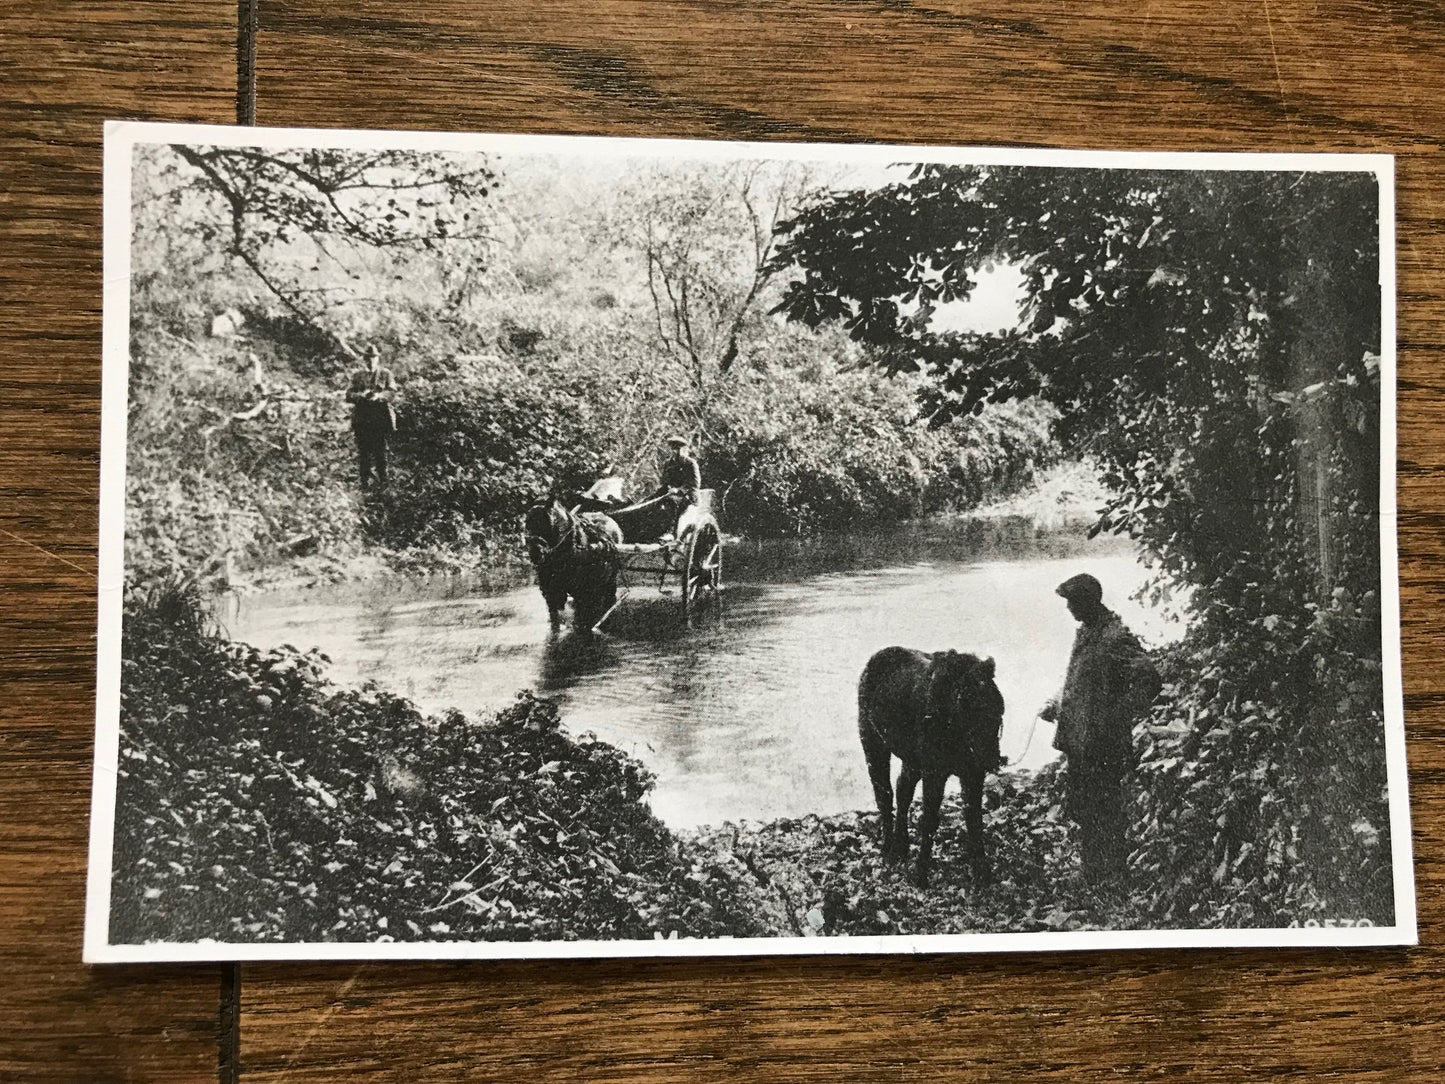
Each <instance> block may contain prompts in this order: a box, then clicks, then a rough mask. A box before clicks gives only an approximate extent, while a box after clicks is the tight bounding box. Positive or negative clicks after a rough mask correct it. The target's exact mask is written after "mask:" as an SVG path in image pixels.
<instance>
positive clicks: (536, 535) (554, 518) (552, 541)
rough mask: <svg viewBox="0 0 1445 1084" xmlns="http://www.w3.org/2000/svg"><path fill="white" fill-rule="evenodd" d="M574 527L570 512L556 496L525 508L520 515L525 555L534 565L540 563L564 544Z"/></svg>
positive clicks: (574, 522) (574, 523)
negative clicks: (525, 537) (524, 540)
mask: <svg viewBox="0 0 1445 1084" xmlns="http://www.w3.org/2000/svg"><path fill="white" fill-rule="evenodd" d="M575 528H576V521H575V520H574V519H573V517H572V514H571V513H570V512H568V511H567V509H566V507H565V506H564V505H563V504H562V502H561V501H560V500H558V499H557V498H556V497H553V498H552V499H551V500H548V501H545V502H543V503H542V504H538V505H534V506H533V507H531V508H529V509H527V512H526V514H525V515H523V516H522V532H523V533H524V534H525V535H526V536H527V556H528V557H530V558H531V560H532V563H533V564H534V565H535V564H540V563H541V562H542V561H545V560H546V559H547V558H548V557H550V556H551V555H552V554H554V553H555V552H557V551H558V550H559V549H561V548H563V547H564V546H565V545H566V543H567V542H568V540H569V539H570V538H571V537H572V533H573V531H574V530H575Z"/></svg>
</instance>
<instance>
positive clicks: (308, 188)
mask: <svg viewBox="0 0 1445 1084" xmlns="http://www.w3.org/2000/svg"><path fill="white" fill-rule="evenodd" d="M170 150H171V151H172V152H173V153H174V154H175V156H176V157H177V159H179V162H178V163H176V164H175V169H174V176H175V180H176V184H175V185H174V186H173V187H172V189H171V199H172V201H173V203H175V204H176V205H180V204H181V203H182V202H183V201H184V199H185V198H186V194H187V192H188V190H191V191H196V192H199V193H200V194H201V195H202V197H204V198H208V199H211V200H218V201H219V202H220V204H221V211H222V213H220V214H219V215H201V216H199V218H198V221H197V229H198V230H199V231H200V233H201V235H202V240H203V241H207V242H215V241H219V242H223V243H224V245H225V248H226V251H227V252H229V253H230V254H231V255H232V256H233V257H234V258H235V259H237V260H238V261H239V262H240V263H241V264H243V265H244V266H245V267H246V268H247V269H249V271H250V272H251V274H252V275H254V276H255V278H256V279H257V280H258V281H259V282H260V283H261V285H262V286H264V287H265V288H266V290H268V291H269V292H270V293H271V294H273V295H274V296H275V297H276V298H277V299H278V300H279V301H280V302H281V303H282V304H283V305H284V306H285V307H286V308H287V309H288V310H290V312H291V313H293V314H294V315H295V316H297V317H299V318H301V319H302V320H303V321H305V322H306V323H307V324H310V325H312V326H316V327H319V328H321V329H323V330H324V331H325V332H326V334H328V335H329V337H330V338H332V339H333V340H334V341H335V342H336V343H337V345H338V346H340V347H341V348H342V349H343V350H344V351H345V352H347V353H350V350H349V348H348V347H347V346H346V343H345V341H344V340H342V339H340V338H339V337H338V336H337V335H336V333H335V332H333V331H329V330H326V325H325V320H324V318H323V316H322V311H323V306H322V305H321V304H320V303H319V302H318V301H317V299H318V298H320V297H325V296H326V294H327V293H328V292H329V291H330V290H331V289H332V288H333V285H332V280H334V279H335V277H336V275H335V272H337V271H340V272H341V273H342V274H343V275H345V276H346V277H348V278H350V279H357V278H359V277H361V273H360V271H359V270H358V263H359V262H361V261H364V260H365V259H367V258H368V257H369V256H372V255H374V254H376V253H378V252H382V253H397V254H401V255H405V254H408V253H417V252H428V253H434V252H437V251H438V249H439V246H441V245H444V244H455V243H458V242H476V241H479V240H485V239H486V238H487V236H488V216H487V213H486V207H485V200H486V197H487V196H488V195H489V194H490V193H491V192H492V191H493V190H494V188H495V187H496V184H497V177H496V174H495V173H494V172H493V170H492V169H491V168H490V166H489V165H488V164H487V162H486V160H485V159H484V158H481V157H480V156H476V155H468V156H463V155H457V154H448V153H442V152H430V151H396V150H383V151H364V150H353V149H342V148H296V147H285V148H275V149H272V148H265V147H249V146H235V147H225V146H214V147H204V146H187V145H185V144H175V145H173V146H172V147H171V148H170ZM469 256H475V253H473V252H469ZM322 262H325V263H326V264H328V265H329V269H330V271H331V272H332V273H331V274H330V275H329V276H326V277H325V280H324V282H323V281H321V280H320V276H311V277H313V278H316V279H317V280H318V281H315V282H314V283H313V284H311V285H308V284H307V281H306V280H307V278H308V276H307V275H306V274H305V273H304V272H305V270H306V269H308V267H309V270H310V271H312V272H319V271H320V269H321V264H322Z"/></svg>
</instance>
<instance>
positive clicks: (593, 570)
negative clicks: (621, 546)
mask: <svg viewBox="0 0 1445 1084" xmlns="http://www.w3.org/2000/svg"><path fill="white" fill-rule="evenodd" d="M522 527H523V529H524V530H525V531H526V534H527V556H528V557H530V558H531V560H532V566H533V567H534V568H535V569H536V570H537V586H538V587H540V588H541V589H542V597H543V598H544V599H546V600H547V612H548V615H549V616H550V617H551V619H552V624H553V625H557V624H560V623H561V620H562V609H563V607H565V606H566V605H567V598H568V596H571V598H572V603H573V617H574V621H575V625H576V628H577V629H578V630H580V631H589V630H591V629H592V628H593V627H594V626H595V625H596V624H597V623H598V622H599V621H601V620H602V619H603V618H604V617H606V616H607V614H608V612H609V611H610V610H611V609H612V607H613V606H615V605H616V604H617V559H616V551H615V550H614V549H613V547H614V546H615V545H616V544H617V543H619V542H621V541H622V531H621V529H620V528H619V527H618V526H617V524H615V523H613V522H612V520H610V519H608V518H607V517H606V516H604V515H601V514H599V513H595V512H584V513H582V514H580V515H578V514H576V513H574V512H571V511H569V510H568V508H567V506H566V505H565V504H563V503H562V501H561V500H560V499H558V498H556V497H553V498H552V499H551V500H550V501H548V502H547V503H545V504H539V505H537V506H536V507H535V508H529V509H528V510H527V514H526V515H525V516H524V517H523V519H522Z"/></svg>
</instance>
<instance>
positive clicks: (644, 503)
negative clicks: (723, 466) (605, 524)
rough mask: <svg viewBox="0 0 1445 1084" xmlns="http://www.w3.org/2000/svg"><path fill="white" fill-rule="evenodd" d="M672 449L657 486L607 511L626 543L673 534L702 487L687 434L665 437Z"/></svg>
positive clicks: (699, 469) (652, 539) (700, 475)
mask: <svg viewBox="0 0 1445 1084" xmlns="http://www.w3.org/2000/svg"><path fill="white" fill-rule="evenodd" d="M667 444H668V447H669V448H670V449H671V452H670V454H669V457H668V460H667V462H666V463H664V464H663V466H662V471H661V472H660V475H659V478H658V483H659V484H658V487H657V489H655V490H653V491H652V492H651V493H649V494H648V495H647V496H646V497H644V498H642V499H641V500H640V501H638V502H637V503H636V504H634V505H632V506H630V507H628V508H623V509H617V510H610V511H608V512H607V514H608V515H609V516H611V517H612V518H613V519H614V520H616V521H617V525H618V526H619V527H621V528H622V533H623V535H624V536H625V537H626V539H627V541H629V542H644V541H654V540H656V539H659V538H662V537H664V536H665V535H670V534H672V533H673V532H674V531H675V530H676V528H677V521H678V518H679V517H680V516H681V515H682V514H683V512H684V511H686V510H687V508H688V507H689V506H691V505H692V504H694V503H696V501H697V499H698V492H699V491H700V490H701V489H702V469H701V468H700V467H699V466H698V464H697V460H696V459H694V458H693V457H692V456H691V455H690V454H689V452H688V440H687V438H686V437H668V438H667Z"/></svg>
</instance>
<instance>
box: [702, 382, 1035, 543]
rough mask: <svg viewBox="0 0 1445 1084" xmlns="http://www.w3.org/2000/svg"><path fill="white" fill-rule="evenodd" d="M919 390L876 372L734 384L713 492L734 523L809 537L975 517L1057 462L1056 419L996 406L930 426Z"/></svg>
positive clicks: (710, 443)
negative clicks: (921, 417) (960, 513)
mask: <svg viewBox="0 0 1445 1084" xmlns="http://www.w3.org/2000/svg"><path fill="white" fill-rule="evenodd" d="M915 413H916V408H915V401H914V397H913V389H912V388H911V386H909V385H908V384H907V383H905V382H903V381H890V380H887V379H885V378H884V377H882V376H880V375H878V374H877V373H875V372H871V371H842V372H839V371H836V370H831V371H830V367H829V366H827V365H826V364H820V365H817V366H814V367H812V368H811V369H809V370H807V371H797V370H792V369H774V370H770V371H768V372H766V373H757V374H751V375H750V376H745V377H743V378H742V379H741V380H740V381H739V382H737V383H736V384H734V385H732V386H730V387H729V388H728V390H727V391H726V393H725V394H723V395H721V396H719V398H718V399H717V401H716V402H714V403H712V404H709V406H708V408H707V410H706V412H705V414H704V418H705V421H704V427H705V429H706V431H707V454H706V459H705V463H704V466H705V468H706V472H707V480H708V483H709V484H710V485H713V486H714V487H715V488H717V489H719V490H720V491H721V492H723V493H725V494H726V524H725V525H726V526H727V527H728V528H729V529H732V530H737V531H740V532H745V533H759V534H773V535H808V534H816V533H820V532H825V531H841V530H848V529H850V528H859V527H867V526H873V525H879V524H888V523H895V522H898V521H900V520H904V519H909V518H912V517H915V516H919V515H923V514H927V513H933V512H940V511H952V510H958V509H967V508H972V507H974V506H976V505H978V504H980V503H982V502H984V501H986V500H989V499H992V498H995V497H999V496H1004V495H1006V494H1008V493H1010V492H1013V491H1015V490H1017V489H1020V488H1023V487H1024V486H1026V485H1027V484H1028V483H1029V482H1031V481H1032V480H1033V478H1034V476H1035V472H1036V471H1038V470H1039V469H1041V468H1042V467H1045V466H1047V465H1048V464H1050V463H1052V462H1053V461H1054V459H1055V457H1056V449H1055V446H1054V444H1053V441H1052V438H1051V435H1050V424H1051V421H1052V417H1053V412H1052V411H1051V410H1050V409H1048V408H1046V407H1044V406H1042V405H1040V404H1039V403H1037V402H1029V403H1023V404H1011V405H1009V406H1004V407H996V408H991V409H989V410H987V411H985V412H984V413H983V414H982V415H980V416H979V417H971V418H966V419H960V420H957V421H954V422H952V423H950V424H948V425H946V426H944V427H942V428H939V429H930V428H928V427H927V426H926V425H925V424H923V423H921V422H920V421H918V420H917V418H916V417H915Z"/></svg>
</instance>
